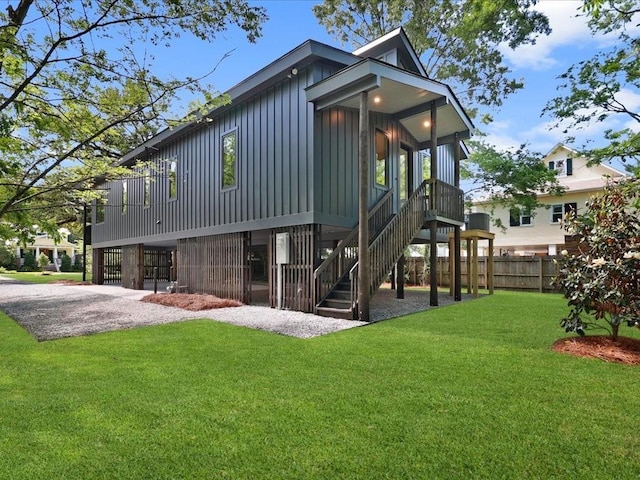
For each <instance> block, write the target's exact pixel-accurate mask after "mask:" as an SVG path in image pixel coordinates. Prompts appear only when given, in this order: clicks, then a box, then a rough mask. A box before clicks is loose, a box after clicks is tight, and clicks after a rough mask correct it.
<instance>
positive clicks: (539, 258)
mask: <svg viewBox="0 0 640 480" xmlns="http://www.w3.org/2000/svg"><path fill="white" fill-rule="evenodd" d="M538 269H539V272H538V280H539V287H540V288H539V291H540V293H542V292H543V289H542V282H543V281H544V276H543V275H542V257H538Z"/></svg>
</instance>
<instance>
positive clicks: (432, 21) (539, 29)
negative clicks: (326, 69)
mask: <svg viewBox="0 0 640 480" xmlns="http://www.w3.org/2000/svg"><path fill="white" fill-rule="evenodd" d="M534 4H535V1H534V0H498V1H495V0H409V1H407V0H383V1H380V0H357V1H347V0H324V1H323V3H322V4H320V5H316V6H314V7H313V11H314V14H315V16H316V18H317V19H318V21H319V22H320V23H321V24H322V25H324V26H325V27H326V28H327V30H328V32H329V33H330V34H333V35H334V36H336V37H337V38H338V39H339V40H341V41H342V42H343V43H351V44H352V45H353V46H355V47H358V46H362V45H364V44H366V43H368V42H371V41H373V40H375V39H376V38H379V37H380V36H382V35H384V34H386V33H388V32H389V31H391V30H393V29H394V28H397V27H399V26H402V27H403V28H404V29H405V31H406V32H407V36H408V37H409V39H410V41H411V43H412V44H413V46H414V47H415V49H416V53H417V54H418V56H419V57H420V58H421V60H422V62H423V65H424V67H425V70H426V72H427V74H428V76H429V77H430V78H432V79H435V80H440V81H442V82H445V83H447V84H449V85H450V86H451V87H452V88H453V89H454V91H455V92H456V93H457V94H458V95H459V96H461V97H463V99H465V100H466V101H467V103H468V104H470V105H471V106H472V107H473V108H472V109H471V111H472V112H474V111H475V110H476V109H477V107H479V106H483V107H497V106H500V105H501V104H502V101H503V99H504V98H506V97H507V96H508V95H510V94H512V93H513V92H515V91H517V90H518V89H520V88H522V86H523V84H522V82H521V81H520V80H518V79H514V78H509V73H510V72H509V69H508V68H507V67H506V66H505V65H504V64H503V62H502V53H501V52H500V49H499V45H500V44H503V43H505V44H507V45H508V46H509V47H510V48H516V47H518V46H520V45H524V44H527V43H534V42H535V38H536V36H537V35H540V34H549V33H550V31H551V30H550V28H549V22H548V19H547V18H546V17H545V16H544V14H542V13H540V12H538V11H536V10H533V8H532V7H533V5H534Z"/></svg>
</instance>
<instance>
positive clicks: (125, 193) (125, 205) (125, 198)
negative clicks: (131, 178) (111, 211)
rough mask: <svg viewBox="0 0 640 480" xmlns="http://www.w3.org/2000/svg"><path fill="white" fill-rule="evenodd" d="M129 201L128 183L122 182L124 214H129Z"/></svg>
mask: <svg viewBox="0 0 640 480" xmlns="http://www.w3.org/2000/svg"><path fill="white" fill-rule="evenodd" d="M128 201H129V195H128V194H127V181H126V180H124V181H123V182H122V214H123V215H124V214H125V213H127V202H128Z"/></svg>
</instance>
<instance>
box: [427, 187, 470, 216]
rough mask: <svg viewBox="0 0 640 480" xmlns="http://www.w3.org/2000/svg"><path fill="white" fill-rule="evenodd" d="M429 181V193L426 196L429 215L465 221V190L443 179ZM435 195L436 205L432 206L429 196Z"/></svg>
mask: <svg viewBox="0 0 640 480" xmlns="http://www.w3.org/2000/svg"><path fill="white" fill-rule="evenodd" d="M428 182H429V194H428V196H427V198H426V201H427V205H426V210H427V211H428V215H433V216H438V217H439V218H441V219H450V220H454V221H456V222H464V192H463V191H462V190H461V189H460V188H458V187H455V186H453V185H450V184H448V183H446V182H443V181H442V180H436V179H431V180H428ZM434 195H435V197H434V198H435V205H434V206H433V208H431V207H430V206H429V202H428V198H429V197H433V196H434Z"/></svg>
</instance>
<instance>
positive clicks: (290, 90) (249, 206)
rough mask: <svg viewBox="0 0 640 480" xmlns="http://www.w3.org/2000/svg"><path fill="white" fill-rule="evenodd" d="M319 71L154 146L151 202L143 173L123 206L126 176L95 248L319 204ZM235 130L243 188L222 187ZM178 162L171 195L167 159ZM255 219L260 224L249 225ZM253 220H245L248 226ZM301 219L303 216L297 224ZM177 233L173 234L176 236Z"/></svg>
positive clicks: (211, 229) (114, 185)
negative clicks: (313, 98) (224, 156)
mask: <svg viewBox="0 0 640 480" xmlns="http://www.w3.org/2000/svg"><path fill="white" fill-rule="evenodd" d="M312 77H313V71H312V69H310V68H309V69H304V70H302V71H300V72H299V73H298V75H296V76H293V77H292V78H291V79H285V80H284V81H282V82H280V83H278V84H277V85H275V86H274V87H271V88H269V89H267V90H265V91H263V92H262V93H260V94H259V95H257V96H255V97H253V98H251V99H249V100H247V101H244V102H242V103H240V104H238V105H237V106H235V107H233V106H232V107H231V108H230V109H229V110H228V111H226V112H225V113H224V114H222V115H220V116H218V117H214V118H213V121H211V122H204V123H202V125H201V126H199V127H198V128H195V129H193V130H192V131H191V132H190V133H188V134H186V135H184V136H182V137H180V138H178V139H176V140H175V141H173V142H171V143H169V144H167V145H165V146H163V147H162V148H161V149H160V150H158V151H155V150H154V151H151V150H152V149H150V155H149V158H143V159H141V160H149V161H151V162H153V163H155V164H156V165H157V166H158V169H157V171H156V172H154V174H153V175H152V181H151V202H150V205H149V206H148V207H145V206H144V205H143V200H144V178H143V175H139V176H137V177H135V178H133V179H129V180H127V192H128V203H129V205H128V208H127V213H126V214H123V213H122V210H121V198H122V197H121V196H122V182H121V181H115V182H110V183H108V184H106V185H104V186H103V188H105V189H107V190H108V195H107V198H108V200H107V206H106V208H105V222H104V223H98V224H96V218H95V212H94V214H93V215H94V216H93V223H94V229H93V242H94V244H95V245H97V246H109V245H116V244H126V243H127V240H131V241H132V242H136V243H148V242H153V241H157V240H159V239H161V238H162V237H166V238H174V239H177V238H185V237H192V236H199V235H208V234H217V233H225V232H227V231H229V229H227V230H224V229H220V228H218V227H224V226H227V227H228V226H229V225H234V226H235V228H234V229H233V230H235V231H243V230H251V229H254V228H264V224H260V225H258V224H256V221H260V220H268V219H272V218H275V217H286V216H292V220H291V224H295V223H296V222H295V220H293V218H294V216H295V215H298V214H305V213H309V212H311V211H312V210H313V170H312V168H311V165H312V158H313V136H312V135H313V105H312V104H310V103H308V102H307V100H306V95H305V91H304V88H306V87H307V86H308V85H309V84H310V82H311V79H312ZM231 131H235V132H236V133H237V148H238V160H237V162H238V163H237V171H236V180H237V186H236V187H232V188H228V189H222V181H221V139H222V136H223V135H224V134H226V133H228V132H231ZM172 160H176V161H177V184H178V193H177V198H176V199H169V171H168V169H169V164H170V162H171V161H172ZM251 222H254V226H252V225H251ZM243 223H247V225H242V224H243ZM298 223H299V222H298ZM171 234H173V235H171Z"/></svg>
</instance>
